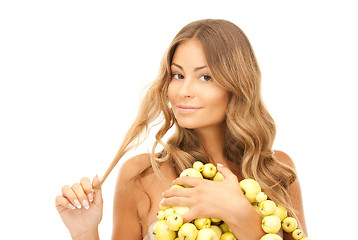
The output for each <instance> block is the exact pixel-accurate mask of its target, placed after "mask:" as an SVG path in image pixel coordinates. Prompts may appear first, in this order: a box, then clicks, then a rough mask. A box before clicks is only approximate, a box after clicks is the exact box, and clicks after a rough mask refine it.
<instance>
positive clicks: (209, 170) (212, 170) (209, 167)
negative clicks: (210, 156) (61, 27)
mask: <svg viewBox="0 0 358 240" xmlns="http://www.w3.org/2000/svg"><path fill="white" fill-rule="evenodd" d="M201 174H203V176H204V177H205V178H213V177H214V176H215V174H216V167H215V165H214V164H212V163H206V164H204V169H203V171H202V172H201Z"/></svg>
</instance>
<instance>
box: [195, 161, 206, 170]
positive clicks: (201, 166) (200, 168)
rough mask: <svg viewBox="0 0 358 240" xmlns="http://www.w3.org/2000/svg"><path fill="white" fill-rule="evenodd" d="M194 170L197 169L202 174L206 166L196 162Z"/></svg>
mask: <svg viewBox="0 0 358 240" xmlns="http://www.w3.org/2000/svg"><path fill="white" fill-rule="evenodd" d="M193 168H195V169H196V170H198V171H199V172H202V171H203V169H204V164H203V163H202V162H200V161H196V162H194V164H193Z"/></svg>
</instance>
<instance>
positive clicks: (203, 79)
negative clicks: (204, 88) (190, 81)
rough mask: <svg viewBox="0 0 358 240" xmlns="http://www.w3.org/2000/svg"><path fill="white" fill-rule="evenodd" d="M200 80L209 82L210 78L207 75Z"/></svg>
mask: <svg viewBox="0 0 358 240" xmlns="http://www.w3.org/2000/svg"><path fill="white" fill-rule="evenodd" d="M200 80H202V81H204V82H209V81H210V80H211V77H210V76H209V75H203V76H201V78H200Z"/></svg>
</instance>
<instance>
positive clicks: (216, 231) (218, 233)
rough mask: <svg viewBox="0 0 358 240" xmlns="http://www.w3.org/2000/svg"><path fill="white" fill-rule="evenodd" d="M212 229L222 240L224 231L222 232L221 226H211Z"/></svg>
mask: <svg viewBox="0 0 358 240" xmlns="http://www.w3.org/2000/svg"><path fill="white" fill-rule="evenodd" d="M210 228H211V229H212V230H214V232H215V233H216V235H218V238H219V239H220V237H221V234H223V231H222V230H221V228H220V227H219V226H215V225H211V226H210Z"/></svg>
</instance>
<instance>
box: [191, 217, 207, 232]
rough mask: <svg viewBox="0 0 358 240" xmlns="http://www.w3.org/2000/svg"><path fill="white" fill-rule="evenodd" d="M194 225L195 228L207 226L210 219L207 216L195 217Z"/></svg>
mask: <svg viewBox="0 0 358 240" xmlns="http://www.w3.org/2000/svg"><path fill="white" fill-rule="evenodd" d="M194 225H195V227H196V228H197V229H199V230H200V229H203V228H209V227H210V226H211V221H210V219H209V218H197V219H195V220H194Z"/></svg>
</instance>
